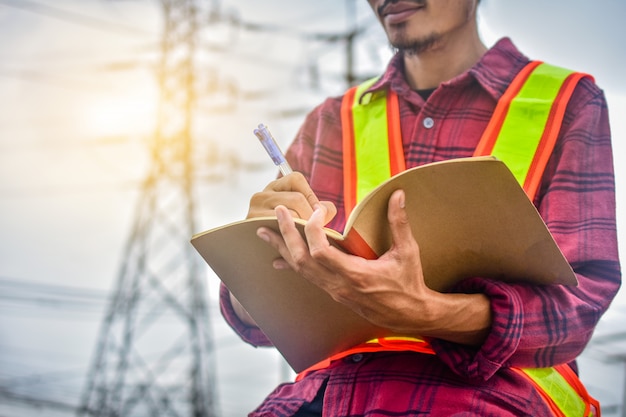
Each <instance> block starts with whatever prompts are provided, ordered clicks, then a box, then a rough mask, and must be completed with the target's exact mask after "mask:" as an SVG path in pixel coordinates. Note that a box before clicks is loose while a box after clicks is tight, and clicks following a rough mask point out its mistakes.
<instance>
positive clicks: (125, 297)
mask: <svg viewBox="0 0 626 417" xmlns="http://www.w3.org/2000/svg"><path fill="white" fill-rule="evenodd" d="M201 3H202V2H200V1H193V0H161V6H162V10H163V18H164V31H163V35H162V36H163V37H162V42H161V48H162V56H161V62H160V67H159V75H158V78H159V83H160V88H161V98H160V102H159V109H158V115H157V116H158V119H157V126H156V129H155V134H154V138H153V143H152V147H151V168H150V171H149V173H148V176H147V178H146V180H145V183H144V184H143V188H142V190H141V195H140V199H139V202H138V206H137V208H136V212H135V219H134V224H133V226H132V230H131V233H130V236H129V238H128V241H127V244H126V247H125V250H124V255H123V256H124V258H123V261H122V263H121V267H120V270H119V275H118V278H117V283H116V288H115V290H114V293H113V296H112V299H111V301H110V305H109V307H108V311H107V314H106V316H105V318H104V321H103V324H102V328H101V330H100V335H99V340H98V342H97V345H96V349H95V353H94V357H93V359H92V361H93V362H92V364H91V368H90V370H89V373H88V375H87V380H86V384H85V387H84V391H83V396H82V398H81V406H80V408H79V411H78V414H79V415H96V416H123V417H128V416H151V417H154V416H162V415H163V416H165V415H167V416H193V417H211V416H216V415H217V412H216V390H215V384H214V380H215V375H214V367H213V362H214V347H213V341H212V336H211V332H210V330H211V329H210V323H209V310H208V300H207V298H208V297H207V290H206V288H205V277H204V276H202V274H201V269H200V266H199V265H198V256H197V254H196V253H195V252H193V249H192V247H191V245H190V244H189V239H190V237H191V235H192V234H193V233H194V232H196V231H197V229H196V226H195V216H196V198H195V196H194V189H195V186H194V166H193V163H192V143H193V141H192V129H193V113H194V105H195V103H196V94H195V72H194V71H195V68H194V66H195V56H196V42H197V41H198V38H199V32H200V30H201V29H202V28H201V23H202V24H204V23H206V22H209V21H211V20H212V18H213V17H214V16H215V13H217V7H218V5H217V3H216V2H211V3H210V4H201Z"/></svg>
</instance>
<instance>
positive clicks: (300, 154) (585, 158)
mask: <svg viewBox="0 0 626 417" xmlns="http://www.w3.org/2000/svg"><path fill="white" fill-rule="evenodd" d="M527 62H528V59H527V58H526V57H524V56H523V55H522V54H521V53H520V52H519V51H518V50H517V49H516V48H515V46H514V45H513V44H512V43H511V42H510V41H509V40H508V39H503V40H501V41H500V42H498V43H497V44H496V45H495V46H494V47H493V48H491V49H490V50H489V51H488V52H487V53H486V54H485V55H484V56H483V57H482V58H481V60H480V61H479V62H478V63H477V64H476V65H474V67H472V68H471V69H470V70H469V71H467V72H465V73H463V74H461V75H459V76H458V77H456V78H454V79H452V80H450V81H447V82H445V83H443V84H441V85H440V86H439V87H438V88H437V89H436V90H435V91H434V92H433V93H432V95H431V96H430V97H429V98H428V100H427V101H424V99H422V98H421V97H420V96H419V95H418V94H417V93H416V92H414V91H412V90H411V88H410V87H409V85H408V84H407V83H406V81H405V79H404V75H403V74H404V72H403V61H402V59H401V57H400V56H395V57H394V58H393V59H392V61H391V62H390V64H389V66H388V68H387V70H386V71H385V74H384V75H383V77H382V78H381V79H380V80H379V81H378V82H377V83H376V84H375V85H374V86H373V87H372V88H373V89H377V88H383V87H388V88H391V89H393V90H395V91H396V92H397V93H398V97H399V100H400V113H401V120H402V122H401V124H402V126H401V129H402V136H403V141H404V153H405V158H406V162H407V167H414V166H417V165H421V164H425V163H428V162H434V161H440V160H444V159H449V158H458V157H466V156H471V155H472V152H473V151H474V148H475V147H476V144H477V143H478V140H479V139H480V136H481V134H482V132H483V130H484V129H485V127H486V125H487V123H488V121H489V119H490V117H491V114H492V112H493V109H494V107H495V105H496V102H497V101H498V99H499V98H500V96H501V95H502V94H503V92H504V91H505V89H506V88H507V86H508V85H509V83H510V82H511V80H512V79H513V78H514V76H515V75H516V74H517V73H518V71H520V69H521V68H523V67H524V65H525V64H526V63H527ZM340 104H341V97H336V98H329V99H327V100H326V101H325V102H324V103H323V104H321V105H320V106H318V107H317V108H316V109H314V110H313V111H312V112H311V113H310V114H309V115H308V117H307V118H306V120H305V122H304V125H303V126H302V128H301V130H300V132H299V133H298V135H297V137H296V138H295V141H294V142H293V144H292V145H291V147H290V149H289V151H288V154H287V156H288V159H289V161H290V163H291V164H292V166H293V167H294V168H295V169H297V170H298V171H300V172H302V173H303V174H304V175H305V176H306V177H307V178H308V180H309V182H310V184H311V186H312V187H313V189H314V190H315V192H316V193H317V195H318V197H319V198H320V199H321V200H331V201H333V202H335V204H336V205H337V208H338V214H337V217H336V218H335V219H334V220H333V221H332V223H331V224H330V227H333V228H335V229H338V230H341V229H343V226H344V222H345V216H344V209H343V198H342V192H343V190H342V187H343V184H342V178H343V176H342V170H343V167H342V150H341V122H340V112H339V109H340ZM427 119H428V121H427V122H425V120H427ZM614 194H615V188H614V176H613V158H612V152H611V139H610V131H609V121H608V114H607V108H606V102H605V99H604V95H603V93H602V91H601V90H600V89H599V88H598V87H597V86H596V85H595V84H594V83H593V82H592V81H591V80H589V79H583V80H582V81H581V82H580V83H579V85H578V86H577V88H576V91H575V92H574V95H573V97H572V99H571V100H570V103H569V105H568V107H567V112H566V114H565V118H564V121H563V126H562V129H561V132H560V137H559V139H558V142H557V145H556V148H555V150H554V152H553V155H552V157H551V159H550V162H549V164H548V166H547V169H546V171H545V173H544V177H543V181H542V185H541V187H540V190H539V192H538V194H537V198H536V200H535V205H536V206H537V208H538V210H539V212H540V213H541V215H542V217H543V218H544V220H545V222H546V224H547V225H548V227H549V228H550V230H551V232H552V234H553V235H554V238H555V239H556V241H557V243H558V244H559V246H560V248H561V250H562V251H563V253H564V254H565V256H566V258H567V259H568V260H569V262H570V263H571V265H572V267H573V269H574V271H575V272H576V274H577V275H578V280H579V286H578V287H565V286H543V287H542V286H535V285H525V284H504V283H501V282H493V281H490V280H488V279H484V278H480V277H476V278H470V279H466V280H465V281H463V282H462V283H461V284H460V285H459V286H458V287H457V288H456V289H455V291H457V292H465V293H472V292H481V293H485V294H486V295H487V296H488V297H489V298H490V300H491V308H492V311H493V324H492V327H491V332H490V334H489V336H488V337H487V339H486V340H485V342H484V343H483V345H482V346H480V347H479V348H472V347H468V346H463V345H459V344H454V343H450V342H446V341H443V340H433V342H432V346H433V348H434V349H435V351H436V352H437V355H436V356H433V355H426V354H419V353H411V352H406V353H390V352H380V353H372V354H363V355H356V356H352V357H348V358H346V359H344V360H340V361H337V362H334V363H333V364H332V365H331V366H330V367H329V368H327V369H324V370H320V371H316V372H314V373H312V374H310V375H309V376H307V377H305V378H304V379H303V380H301V381H299V382H296V383H289V384H283V385H281V386H279V387H278V388H276V390H275V391H274V392H272V393H271V394H270V395H269V397H268V398H267V399H266V400H265V401H264V402H263V404H261V406H259V408H258V409H257V410H255V411H254V412H253V413H252V414H250V415H251V416H291V415H293V414H294V413H295V412H296V411H297V410H298V409H299V408H300V407H301V406H302V404H303V403H305V402H310V401H311V400H312V399H313V398H314V397H315V395H316V393H317V392H318V390H319V389H320V387H322V386H323V384H324V383H326V388H325V397H324V413H323V415H324V416H333V417H337V416H417V415H430V416H451V415H458V416H461V415H463V416H470V415H471V416H500V417H501V416H522V415H533V416H547V415H550V413H549V411H548V409H547V408H546V407H545V405H544V403H543V401H542V400H541V399H540V397H539V396H538V394H537V393H536V392H535V390H534V389H533V387H532V386H531V385H530V384H529V383H528V382H527V381H526V380H524V379H523V378H521V377H520V376H519V375H518V374H516V373H514V372H512V371H510V370H509V369H508V367H510V366H516V367H546V366H551V365H554V364H558V363H566V362H571V361H574V359H575V358H576V356H577V355H578V354H579V353H580V352H581V351H582V350H583V348H584V347H585V345H586V343H587V342H588V341H589V339H590V337H591V334H592V332H593V329H594V327H595V325H596V323H597V321H598V320H599V318H600V316H601V315H602V314H603V313H604V311H605V310H606V309H607V307H608V306H609V303H610V302H611V300H612V299H613V297H614V295H615V293H616V292H617V290H618V287H619V285H620V279H621V274H620V269H619V261H618V254H617V238H616V222H615V195H614ZM226 294H227V292H226V290H225V289H224V288H223V291H222V298H221V300H222V311H223V314H224V316H225V318H226V320H227V321H228V322H229V323H230V324H231V326H232V327H233V328H234V329H235V330H236V331H237V332H238V333H239V334H240V335H241V336H242V337H243V339H244V340H246V341H248V342H250V343H252V344H254V345H269V344H270V342H269V341H268V340H267V338H266V337H265V336H264V335H263V333H262V332H261V331H260V330H259V329H257V328H250V327H246V326H245V325H243V324H242V323H241V322H240V321H239V320H238V319H237V318H236V316H235V314H234V312H233V310H232V306H231V305H230V304H229V301H228V297H226Z"/></svg>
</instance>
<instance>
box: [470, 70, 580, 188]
mask: <svg viewBox="0 0 626 417" xmlns="http://www.w3.org/2000/svg"><path fill="white" fill-rule="evenodd" d="M583 77H591V76H590V75H588V74H584V73H579V72H573V71H571V70H568V69H564V68H560V67H556V66H554V65H549V64H546V63H543V62H541V61H531V62H530V63H528V64H527V65H526V66H525V67H524V68H523V69H522V70H521V71H520V72H519V74H518V75H517V76H516V77H515V79H514V80H513V81H512V82H511V84H510V86H509V87H508V88H507V90H506V91H505V92H504V94H503V95H502V97H501V98H500V100H499V101H498V104H497V105H496V108H495V110H494V114H493V116H492V118H491V120H490V121H489V124H488V125H487V128H486V129H485V132H484V134H483V136H482V138H481V140H480V142H479V144H478V146H477V147H476V150H475V152H474V156H482V155H493V156H495V157H497V158H498V159H501V160H502V161H504V162H505V163H506V165H507V166H508V167H509V169H510V170H511V172H512V173H513V175H514V176H515V178H516V179H517V180H518V182H519V183H520V185H522V187H523V188H524V191H526V194H527V195H528V197H529V198H530V199H531V200H532V199H534V197H535V195H536V193H537V191H538V188H539V184H540V181H541V177H542V175H543V172H544V170H545V167H546V165H547V163H548V159H549V158H550V155H551V154H552V151H553V149H554V146H555V144H556V140H557V138H558V135H559V131H560V128H561V124H562V122H563V117H564V115H565V110H566V108H567V103H568V102H569V99H570V97H571V95H572V93H573V92H574V88H575V87H576V85H577V83H578V81H579V80H580V79H582V78H583Z"/></svg>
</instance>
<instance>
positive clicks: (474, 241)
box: [191, 157, 577, 372]
mask: <svg viewBox="0 0 626 417" xmlns="http://www.w3.org/2000/svg"><path fill="white" fill-rule="evenodd" d="M400 188H401V189H403V190H404V191H405V194H406V207H407V211H408V214H409V221H410V223H411V228H412V231H413V235H414V237H415V239H416V240H417V242H418V244H419V246H420V253H421V258H422V265H423V268H424V276H425V279H426V284H427V285H428V286H429V287H430V288H432V289H434V290H438V291H446V290H448V289H450V288H451V287H452V286H453V285H454V284H455V283H457V282H458V281H460V280H462V279H464V278H468V277H474V276H480V277H487V278H491V279H495V280H502V281H507V282H528V283H534V284H541V285H544V284H569V285H576V284H577V281H576V276H575V274H574V272H573V271H572V268H571V267H570V265H569V264H568V262H567V261H566V259H565V257H564V256H563V254H562V253H561V251H560V250H559V248H558V247H557V245H556V243H555V242H554V239H553V238H552V235H551V234H550V232H549V231H548V229H547V227H546V225H545V223H544V222H543V220H542V219H541V217H540V216H539V213H538V212H537V210H536V209H535V207H534V206H533V205H532V203H531V202H530V200H529V199H528V197H527V196H526V194H525V193H524V191H523V190H522V188H521V187H520V185H519V184H518V182H517V181H516V180H515V178H514V177H513V174H512V173H511V172H510V171H509V169H508V168H507V167H506V165H505V164H504V163H503V162H502V161H499V160H497V159H495V158H493V157H473V158H461V159H452V160H448V161H443V162H436V163H432V164H427V165H423V166H420V167H417V168H412V169H409V170H407V171H404V172H402V173H400V174H398V175H396V176H394V177H392V178H390V179H389V180H387V181H386V182H384V183H383V184H381V185H380V186H378V187H377V188H376V189H375V190H373V191H372V192H371V193H370V194H368V195H367V196H366V197H365V198H364V199H363V200H362V201H361V202H360V203H359V204H358V205H357V206H356V207H355V209H354V210H353V212H352V214H351V215H350V217H349V218H348V220H347V223H346V229H345V232H344V234H343V235H342V234H340V233H338V232H336V231H334V230H330V229H329V230H328V236H329V240H330V241H331V242H332V243H333V244H336V245H337V246H338V247H341V248H343V249H344V250H346V251H348V252H351V253H354V254H357V255H360V256H363V257H367V258H372V257H376V256H377V255H381V254H382V253H384V252H385V251H386V250H387V249H388V248H389V247H390V245H391V234H390V231H389V225H388V222H387V202H388V200H389V197H390V196H391V194H392V193H393V191H395V190H397V189H400ZM297 223H298V224H299V227H300V230H301V232H302V231H303V225H304V224H305V221H302V220H297ZM260 226H267V227H270V228H273V229H275V230H278V224H277V221H276V218H275V217H273V218H270V217H264V218H255V219H249V220H243V221H239V222H235V223H231V224H228V225H226V226H222V227H218V228H215V229H212V230H209V231H206V232H203V233H199V234H197V235H195V236H193V238H192V240H191V243H192V244H193V246H194V247H195V248H196V250H197V251H198V252H199V253H200V254H201V255H202V257H203V258H204V259H205V260H206V262H207V263H208V264H209V265H210V266H211V268H212V269H213V271H214V272H215V273H216V274H217V276H218V277H219V278H220V279H221V280H222V281H223V282H224V284H226V286H227V287H228V288H229V289H230V291H231V292H232V293H233V294H234V295H235V297H237V299H238V300H239V301H240V302H241V304H242V305H243V306H244V307H245V309H246V310H247V311H248V313H249V314H250V315H251V316H252V317H253V318H254V319H255V320H256V322H257V323H258V325H259V326H260V327H261V329H262V330H263V331H264V333H265V334H266V335H267V336H268V337H269V339H270V340H271V341H272V342H273V343H274V345H275V346H276V348H277V349H278V350H279V351H280V352H281V353H282V355H283V356H284V357H285V359H286V360H287V362H288V363H289V364H290V365H291V366H292V367H293V369H294V370H295V371H296V372H300V371H302V370H304V369H306V368H307V367H309V366H311V365H313V364H315V363H317V362H318V361H320V360H323V359H325V358H327V357H328V356H330V355H332V354H335V353H338V352H340V351H342V350H345V349H348V348H350V347H352V346H354V345H357V344H359V343H362V342H364V341H367V340H370V339H372V338H376V337H382V336H393V335H395V334H393V333H392V332H390V331H389V330H387V329H384V328H380V327H377V326H375V325H373V324H372V323H370V322H368V321H367V320H365V319H364V318H362V317H361V316H359V315H358V314H356V313H354V312H353V311H352V310H350V309H348V308H347V307H345V306H343V305H342V304H339V303H337V302H335V301H334V300H332V299H331V298H330V296H328V295H327V294H326V293H325V292H324V291H322V290H321V289H319V288H318V287H316V286H315V285H312V284H310V283H309V282H308V281H306V280H305V279H304V278H302V277H301V276H299V275H298V274H296V273H295V272H293V271H290V270H287V271H284V270H280V271H278V270H275V269H274V268H272V260H273V259H275V258H277V257H278V256H279V254H278V252H277V251H275V250H274V249H273V248H271V247H270V246H269V245H267V244H266V243H265V242H263V241H262V240H261V239H260V238H258V237H257V236H256V230H257V229H258V228H259V227H260Z"/></svg>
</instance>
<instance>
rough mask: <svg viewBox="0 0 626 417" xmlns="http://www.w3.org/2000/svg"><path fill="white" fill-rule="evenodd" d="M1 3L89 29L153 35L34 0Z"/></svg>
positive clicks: (8, 0)
mask: <svg viewBox="0 0 626 417" xmlns="http://www.w3.org/2000/svg"><path fill="white" fill-rule="evenodd" d="M0 4H4V5H5V6H9V7H13V8H16V9H20V10H25V11H28V12H31V13H35V14H39V15H42V16H46V17H50V18H54V19H58V20H61V21H63V22H67V23H72V24H75V25H79V26H82V27H86V28H89V29H95V30H101V31H106V32H110V33H117V34H125V35H129V34H132V35H152V34H150V33H148V32H146V31H143V30H141V29H138V28H135V27H131V26H126V25H121V24H119V23H116V22H110V21H107V20H102V19H99V18H96V17H93V16H88V15H84V14H81V13H76V12H72V11H69V10H64V9H60V8H58V7H53V6H49V5H47V4H41V3H37V2H34V1H32V0H0Z"/></svg>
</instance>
